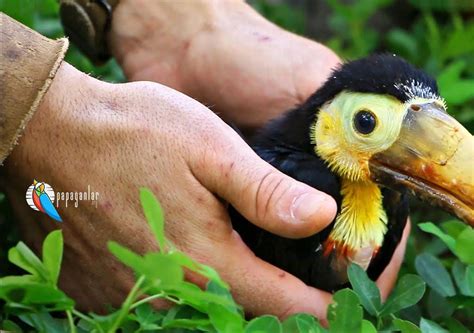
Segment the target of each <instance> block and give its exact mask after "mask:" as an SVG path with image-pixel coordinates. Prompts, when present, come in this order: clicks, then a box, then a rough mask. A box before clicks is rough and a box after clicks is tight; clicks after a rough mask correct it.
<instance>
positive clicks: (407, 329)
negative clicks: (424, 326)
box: [393, 318, 421, 333]
mask: <svg viewBox="0 0 474 333" xmlns="http://www.w3.org/2000/svg"><path fill="white" fill-rule="evenodd" d="M393 325H394V326H395V327H396V328H398V329H399V330H400V331H401V333H421V330H420V329H419V328H418V326H416V325H415V324H413V323H412V322H410V321H408V320H402V319H399V318H395V319H394V320H393Z"/></svg>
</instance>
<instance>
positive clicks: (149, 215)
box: [140, 188, 166, 252]
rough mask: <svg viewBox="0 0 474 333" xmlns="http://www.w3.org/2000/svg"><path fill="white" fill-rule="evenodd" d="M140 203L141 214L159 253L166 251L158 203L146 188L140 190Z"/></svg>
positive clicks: (162, 222) (162, 217) (161, 214)
mask: <svg viewBox="0 0 474 333" xmlns="http://www.w3.org/2000/svg"><path fill="white" fill-rule="evenodd" d="M140 201H141V203H142V207H143V212H144V213H145V217H146V219H147V221H148V224H149V225H150V228H151V230H152V231H153V234H154V235H155V238H156V241H157V242H158V246H159V247H160V251H161V252H164V251H165V250H166V238H165V229H164V225H165V222H164V221H165V218H164V215H163V210H162V208H161V205H160V203H159V202H158V200H156V197H155V196H154V195H153V193H152V192H151V191H150V190H149V189H146V188H142V189H140Z"/></svg>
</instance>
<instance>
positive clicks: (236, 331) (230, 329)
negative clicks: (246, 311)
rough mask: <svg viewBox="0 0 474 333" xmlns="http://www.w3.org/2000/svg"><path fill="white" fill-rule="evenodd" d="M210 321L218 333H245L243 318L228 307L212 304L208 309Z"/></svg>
mask: <svg viewBox="0 0 474 333" xmlns="http://www.w3.org/2000/svg"><path fill="white" fill-rule="evenodd" d="M207 313H208V314H209V319H210V320H211V323H212V325H213V326H214V328H215V329H216V330H217V331H218V332H222V333H240V332H243V331H244V330H243V325H244V319H243V317H242V316H241V315H240V314H238V313H235V312H233V311H230V310H229V309H228V308H227V307H225V306H222V305H220V304H215V303H211V304H209V306H208V308H207Z"/></svg>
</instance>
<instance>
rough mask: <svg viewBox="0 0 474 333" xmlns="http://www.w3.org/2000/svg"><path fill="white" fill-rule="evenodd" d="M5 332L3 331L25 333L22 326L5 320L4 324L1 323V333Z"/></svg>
mask: <svg viewBox="0 0 474 333" xmlns="http://www.w3.org/2000/svg"><path fill="white" fill-rule="evenodd" d="M1 330H3V331H6V332H12V333H13V332H23V331H22V329H21V328H20V326H18V325H17V324H15V323H14V322H13V321H11V320H4V321H2V322H0V331H1Z"/></svg>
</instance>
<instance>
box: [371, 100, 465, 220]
mask: <svg viewBox="0 0 474 333" xmlns="http://www.w3.org/2000/svg"><path fill="white" fill-rule="evenodd" d="M473 163H474V138H473V136H472V135H471V134H470V133H469V132H468V131H467V130H466V129H465V128H464V127H463V126H462V125H461V124H459V123H458V122H457V121H456V120H455V119H454V118H452V117H451V116H449V115H448V114H447V113H446V111H445V109H444V107H443V106H442V105H441V103H438V102H426V103H416V104H411V105H410V106H409V108H408V110H407V112H406V115H405V117H404V119H403V123H402V127H401V131H400V135H399V137H398V139H397V141H395V143H394V144H393V145H392V146H391V147H390V148H389V149H387V150H385V151H383V152H381V153H378V154H376V155H374V156H373V157H372V158H371V160H370V171H371V177H372V179H373V180H374V181H376V182H377V183H379V184H381V185H385V186H388V187H392V188H395V189H397V188H399V187H400V186H401V187H404V188H406V189H408V190H410V191H411V192H412V193H413V194H414V195H415V196H417V197H419V198H420V199H422V200H425V201H428V202H429V203H431V204H435V205H439V206H441V207H442V208H444V209H445V210H447V211H449V212H450V213H453V214H455V215H456V216H457V217H459V218H460V219H462V220H464V221H465V222H466V223H469V224H470V225H472V226H474V168H473Z"/></svg>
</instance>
